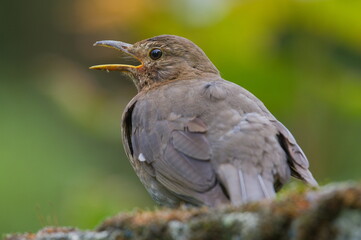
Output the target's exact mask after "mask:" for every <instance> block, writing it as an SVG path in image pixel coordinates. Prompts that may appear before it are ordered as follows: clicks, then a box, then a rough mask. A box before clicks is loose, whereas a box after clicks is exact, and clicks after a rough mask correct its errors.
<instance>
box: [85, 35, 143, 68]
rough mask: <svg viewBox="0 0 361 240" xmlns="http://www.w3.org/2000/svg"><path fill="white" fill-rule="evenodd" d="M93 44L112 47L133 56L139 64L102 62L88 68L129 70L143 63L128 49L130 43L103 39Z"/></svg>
mask: <svg viewBox="0 0 361 240" xmlns="http://www.w3.org/2000/svg"><path fill="white" fill-rule="evenodd" d="M94 46H102V47H108V48H114V49H116V50H119V51H122V52H124V53H126V54H128V55H130V56H131V57H133V58H135V59H136V60H137V61H138V62H139V63H140V64H139V65H129V64H102V65H95V66H91V67H90V68H89V69H96V70H106V71H121V72H124V71H130V70H132V69H137V68H140V67H142V66H143V63H142V62H141V61H140V60H139V59H138V58H137V57H136V56H134V55H133V54H132V53H130V52H129V49H130V48H131V47H132V46H133V45H132V44H129V43H125V42H120V41H112V40H103V41H98V42H96V43H94Z"/></svg>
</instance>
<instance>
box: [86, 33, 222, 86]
mask: <svg viewBox="0 0 361 240" xmlns="http://www.w3.org/2000/svg"><path fill="white" fill-rule="evenodd" d="M94 46H104V47H110V48H115V49H117V50H120V51H122V52H124V53H126V54H127V55H130V56H131V57H133V58H135V59H136V60H138V61H139V65H128V64H104V65H96V66H92V67H90V69H97V70H107V71H120V72H123V73H126V74H128V75H129V76H130V77H131V78H132V80H133V81H134V84H135V85H136V87H137V89H138V91H141V90H142V89H143V88H144V87H147V86H152V85H153V84H156V83H161V82H166V81H172V80H186V79H196V78H202V77H211V76H214V75H217V76H218V75H219V72H218V70H217V68H216V67H215V66H214V65H213V63H212V62H211V61H210V60H209V58H208V57H207V56H206V54H205V53H204V52H203V51H202V49H200V48H199V47H198V46H197V45H195V44H194V43H193V42H191V41H189V40H188V39H186V38H183V37H178V36H173V35H161V36H157V37H153V38H149V39H146V40H143V41H140V42H137V43H135V44H129V43H124V42H120V41H111V40H105V41H99V42H96V43H95V44H94Z"/></svg>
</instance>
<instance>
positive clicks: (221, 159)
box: [123, 78, 316, 206]
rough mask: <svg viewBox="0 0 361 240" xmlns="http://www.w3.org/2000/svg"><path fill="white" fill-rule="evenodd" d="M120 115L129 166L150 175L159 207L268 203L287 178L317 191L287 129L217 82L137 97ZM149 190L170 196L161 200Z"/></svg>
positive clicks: (178, 84) (177, 85) (241, 92)
mask: <svg viewBox="0 0 361 240" xmlns="http://www.w3.org/2000/svg"><path fill="white" fill-rule="evenodd" d="M124 116H125V117H124V121H123V124H124V126H125V129H130V130H128V131H125V132H124V140H125V142H127V143H128V147H126V149H128V152H129V151H130V150H129V149H131V151H132V153H130V154H129V155H131V156H130V157H131V158H133V160H132V165H133V167H135V168H138V171H136V172H138V175H139V174H140V173H143V175H144V174H148V175H151V178H150V177H149V176H148V182H147V183H145V185H146V188H147V189H148V191H149V192H150V193H151V195H152V192H157V194H158V195H157V196H153V198H155V200H157V198H158V202H160V201H159V198H162V199H163V200H162V201H163V203H162V204H164V202H167V199H169V201H172V203H174V202H176V201H175V200H174V199H178V200H179V201H184V202H188V203H191V204H195V205H202V204H206V205H210V206H214V205H219V204H222V203H228V202H231V203H232V204H234V205H239V204H241V203H245V202H249V201H255V200H260V199H263V198H270V197H273V196H274V195H275V186H280V185H282V184H283V183H285V182H286V181H287V180H288V179H289V176H290V173H291V172H292V173H294V174H293V175H294V176H296V177H299V178H301V179H302V180H304V181H306V182H309V183H310V184H313V185H314V184H316V182H315V180H314V179H313V177H312V175H311V173H310V172H309V171H308V169H307V168H308V161H307V159H306V157H305V156H304V154H303V153H302V150H300V148H299V146H298V145H297V143H296V142H295V141H294V138H293V137H292V135H290V133H289V132H288V130H287V129H286V128H284V127H283V125H282V124H280V123H279V122H278V121H277V120H276V119H275V118H274V117H273V116H272V114H271V113H270V112H269V111H268V110H267V109H266V107H265V106H264V105H263V104H262V102H261V101H259V100H258V99H257V98H256V97H254V96H253V95H252V94H251V93H249V92H248V91H247V90H245V89H243V88H241V87H240V86H238V85H235V84H233V83H230V82H228V81H225V80H223V79H221V78H215V79H203V80H200V79H194V80H183V81H174V82H168V83H167V84H163V85H161V86H157V87H156V88H153V89H148V90H147V91H143V92H140V93H139V94H138V95H137V96H136V97H135V98H134V100H133V101H132V102H131V103H130V105H129V106H128V108H127V110H126V112H125V115H124ZM130 125H131V126H130ZM283 128H284V129H283ZM292 151H295V152H296V153H292ZM295 156H296V159H294V158H295ZM141 178H142V177H141ZM143 178H144V177H143ZM143 183H144V182H143ZM151 185H152V186H151ZM158 185H159V186H158ZM154 186H155V187H161V188H164V189H166V190H167V191H168V192H167V195H169V196H170V197H169V196H166V197H164V196H161V197H160V196H159V191H157V190H154V189H153V190H152V187H154ZM153 195H154V194H153ZM173 198H174V199H173ZM164 199H165V200H164Z"/></svg>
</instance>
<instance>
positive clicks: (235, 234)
mask: <svg viewBox="0 0 361 240" xmlns="http://www.w3.org/2000/svg"><path fill="white" fill-rule="evenodd" d="M122 239H140V240H141V239H176V240H187V239H218V240H219V239H242V240H248V239H281V240H282V239H297V240H300V239H307V240H309V239H318V240H323V239H325V240H326V239H327V240H332V239H337V240H346V239H361V183H337V184H336V183H334V184H329V185H326V186H323V187H321V188H319V189H313V190H304V189H299V188H296V189H291V190H287V191H285V192H283V193H281V195H280V196H279V197H278V198H277V199H275V200H273V201H264V202H259V203H253V204H247V205H244V206H241V207H237V208H236V207H223V208H220V209H208V208H186V207H181V208H179V209H157V210H154V211H138V212H135V213H120V214H119V215H117V216H114V217H111V218H109V219H107V220H105V221H104V222H103V223H102V224H101V226H99V227H98V228H97V229H95V230H87V231H83V230H79V229H76V228H63V227H47V228H44V229H42V230H40V231H39V232H37V233H27V234H12V235H7V236H6V237H5V240H122Z"/></svg>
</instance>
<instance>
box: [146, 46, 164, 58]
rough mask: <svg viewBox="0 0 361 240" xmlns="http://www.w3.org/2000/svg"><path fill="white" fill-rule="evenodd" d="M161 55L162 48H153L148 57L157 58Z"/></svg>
mask: <svg viewBox="0 0 361 240" xmlns="http://www.w3.org/2000/svg"><path fill="white" fill-rule="evenodd" d="M161 56H162V50H160V49H159V48H154V49H152V50H151V51H150V52H149V57H150V58H151V59H153V60H157V59H159V58H160V57H161Z"/></svg>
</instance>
